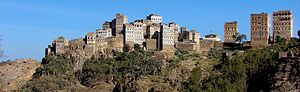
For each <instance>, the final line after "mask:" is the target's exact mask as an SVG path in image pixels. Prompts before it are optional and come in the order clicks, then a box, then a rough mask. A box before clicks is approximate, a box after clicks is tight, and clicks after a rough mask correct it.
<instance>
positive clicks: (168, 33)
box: [159, 24, 175, 50]
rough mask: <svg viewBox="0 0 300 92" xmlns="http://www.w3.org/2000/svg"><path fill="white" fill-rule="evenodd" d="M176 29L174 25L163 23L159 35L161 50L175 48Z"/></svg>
mask: <svg viewBox="0 0 300 92" xmlns="http://www.w3.org/2000/svg"><path fill="white" fill-rule="evenodd" d="M174 37H175V31H174V28H173V27H170V26H169V25H166V24H163V25H162V26H161V32H160V36H159V47H160V49H161V50H173V49H174V45H175V41H174Z"/></svg>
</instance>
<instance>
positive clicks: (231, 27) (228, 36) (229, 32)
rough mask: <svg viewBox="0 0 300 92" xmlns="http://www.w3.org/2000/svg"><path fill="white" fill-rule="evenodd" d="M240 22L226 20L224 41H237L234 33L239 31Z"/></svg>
mask: <svg viewBox="0 0 300 92" xmlns="http://www.w3.org/2000/svg"><path fill="white" fill-rule="evenodd" d="M238 32H239V31H238V22H237V21H234V22H225V24H224V42H226V43H234V42H236V41H235V39H234V37H233V36H234V35H236V34H237V33H238Z"/></svg>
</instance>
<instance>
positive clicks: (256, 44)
mask: <svg viewBox="0 0 300 92" xmlns="http://www.w3.org/2000/svg"><path fill="white" fill-rule="evenodd" d="M269 32H270V16H269V15H268V14H267V13H260V14H251V46H252V47H253V48H263V47H266V46H268V39H269Z"/></svg>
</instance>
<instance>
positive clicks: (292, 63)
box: [272, 57, 300, 92]
mask: <svg viewBox="0 0 300 92" xmlns="http://www.w3.org/2000/svg"><path fill="white" fill-rule="evenodd" d="M273 80H274V83H273V85H272V91H275V92H287V91H291V92H299V91H300V57H290V58H289V57H287V58H281V59H280V61H279V66H278V71H277V73H276V74H275V77H274V78H273Z"/></svg>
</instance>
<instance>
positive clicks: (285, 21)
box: [46, 10, 294, 56]
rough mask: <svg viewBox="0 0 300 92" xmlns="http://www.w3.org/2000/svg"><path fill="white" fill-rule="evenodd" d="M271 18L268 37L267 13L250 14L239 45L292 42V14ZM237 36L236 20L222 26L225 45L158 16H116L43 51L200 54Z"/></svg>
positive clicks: (275, 14) (233, 41) (217, 37)
mask: <svg viewBox="0 0 300 92" xmlns="http://www.w3.org/2000/svg"><path fill="white" fill-rule="evenodd" d="M272 16H273V23H272V24H273V26H272V27H273V28H272V29H273V34H272V35H271V36H270V29H271V28H270V16H269V14H267V13H260V14H251V23H250V24H251V28H250V31H251V41H246V42H243V43H239V44H242V46H244V47H249V48H264V47H266V46H268V45H269V43H270V42H269V41H274V40H275V37H277V36H279V37H282V38H284V39H291V38H292V37H293V29H294V28H293V19H294V18H293V15H292V12H291V11H290V10H281V11H276V12H273V14H272ZM238 34H239V31H238V22H237V21H234V22H226V23H225V24H224V42H222V41H221V37H220V35H217V34H208V35H205V36H203V37H200V33H199V32H198V31H197V30H187V28H186V27H183V26H182V27H180V26H179V25H178V24H177V23H175V22H171V23H164V22H163V17H162V16H160V15H157V14H150V15H148V16H147V17H146V18H145V19H139V20H135V21H133V22H130V23H129V22H128V17H127V16H126V15H124V14H116V16H115V18H114V19H113V20H112V21H106V22H104V23H103V25H102V29H98V30H96V31H95V32H88V33H87V34H86V36H85V38H78V39H73V40H67V39H65V38H64V37H59V38H57V39H55V40H54V41H53V42H52V44H51V45H49V46H48V48H46V55H53V54H64V53H66V52H68V51H82V52H83V53H85V55H88V56H91V55H96V54H99V55H103V54H107V53H111V52H122V51H123V49H124V47H126V48H127V49H128V48H129V49H133V47H134V46H140V47H141V48H143V49H144V50H153V51H162V52H172V51H175V50H176V49H184V50H188V51H203V50H209V49H211V48H215V47H217V48H223V47H225V46H231V45H232V44H236V43H238V42H237V40H236V39H237V38H236V37H235V36H236V35H238ZM270 39H271V40H270ZM137 44H138V45H137Z"/></svg>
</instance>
